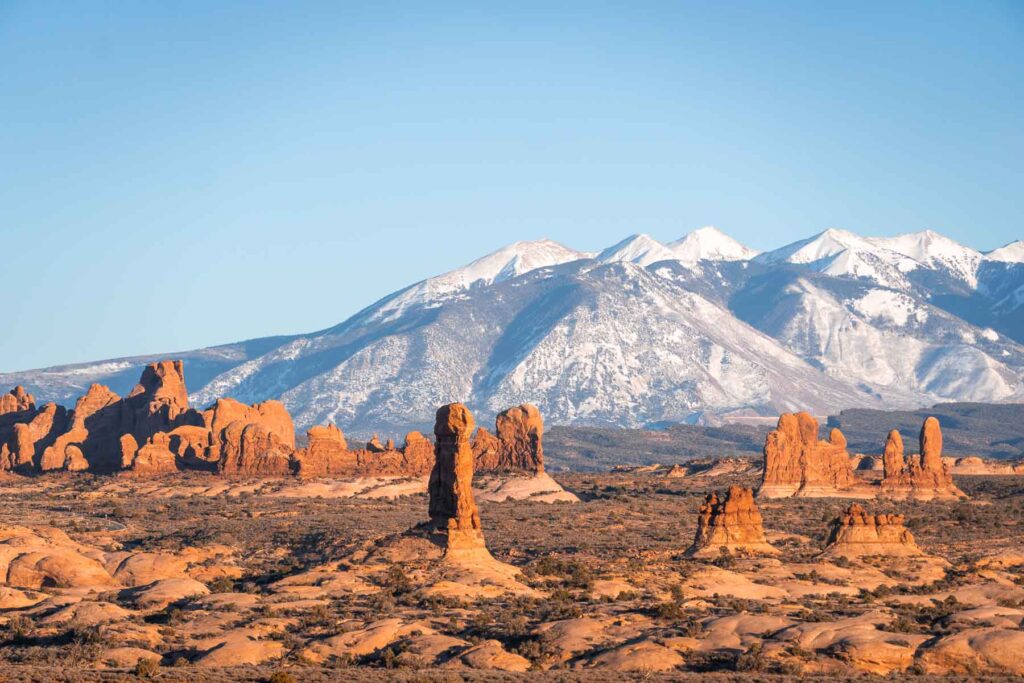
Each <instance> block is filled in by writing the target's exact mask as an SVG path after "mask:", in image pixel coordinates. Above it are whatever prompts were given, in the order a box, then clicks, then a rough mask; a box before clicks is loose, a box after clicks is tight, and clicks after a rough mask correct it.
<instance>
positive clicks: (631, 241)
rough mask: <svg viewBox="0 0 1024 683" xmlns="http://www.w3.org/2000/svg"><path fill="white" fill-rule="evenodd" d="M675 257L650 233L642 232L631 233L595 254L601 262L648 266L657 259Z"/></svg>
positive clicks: (666, 259)
mask: <svg viewBox="0 0 1024 683" xmlns="http://www.w3.org/2000/svg"><path fill="white" fill-rule="evenodd" d="M675 258H676V255H675V254H674V253H673V252H672V250H670V249H669V248H668V247H666V246H665V245H664V244H662V243H661V242H659V241H658V240H656V239H654V238H653V237H651V236H650V235H644V234H638V235H631V236H630V237H627V238H626V239H624V240H622V241H621V242H619V243H618V244H615V245H612V246H610V247H608V248H607V249H605V250H604V251H602V252H601V253H600V254H598V255H597V260H598V261H599V262H601V263H620V262H621V263H635V264H637V265H640V266H649V265H651V264H652V263H657V262H658V261H668V260H673V259H675Z"/></svg>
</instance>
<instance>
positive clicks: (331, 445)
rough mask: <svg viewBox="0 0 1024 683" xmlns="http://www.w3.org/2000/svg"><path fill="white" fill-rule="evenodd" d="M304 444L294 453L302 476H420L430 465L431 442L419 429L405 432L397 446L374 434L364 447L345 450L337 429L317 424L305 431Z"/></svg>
mask: <svg viewBox="0 0 1024 683" xmlns="http://www.w3.org/2000/svg"><path fill="white" fill-rule="evenodd" d="M306 438H307V441H308V445H307V446H306V448H304V449H302V450H300V451H298V452H297V453H296V456H295V459H296V463H297V465H296V466H297V472H298V474H299V475H300V476H302V477H325V476H332V477H359V476H413V477H415V476H423V475H426V474H427V473H429V472H430V468H431V467H432V466H433V464H434V444H433V443H431V442H430V439H428V438H427V437H425V436H423V435H422V434H420V433H419V432H409V433H408V434H406V435H405V443H404V445H403V446H402V447H401V448H397V447H396V446H395V442H394V441H393V440H392V439H388V440H387V443H385V444H382V443H381V442H380V439H378V438H377V437H376V436H374V438H373V439H371V440H370V441H369V442H368V443H367V444H366V447H365V448H358V449H354V450H351V449H349V446H348V442H347V440H346V439H345V435H344V434H342V432H341V430H340V429H338V428H337V427H336V426H334V425H327V426H322V425H318V426H316V427H313V428H311V429H310V430H309V431H307V432H306Z"/></svg>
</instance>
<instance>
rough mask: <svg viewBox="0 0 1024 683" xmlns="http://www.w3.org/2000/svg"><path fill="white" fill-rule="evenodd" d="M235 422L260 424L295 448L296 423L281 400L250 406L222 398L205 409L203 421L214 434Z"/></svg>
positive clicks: (284, 442)
mask: <svg viewBox="0 0 1024 683" xmlns="http://www.w3.org/2000/svg"><path fill="white" fill-rule="evenodd" d="M233 422H240V423H242V424H258V425H260V426H262V427H263V428H264V429H266V430H267V431H268V432H271V433H273V434H276V435H277V438H278V439H279V440H280V441H281V443H283V444H285V445H286V446H289V447H291V448H292V449H294V448H295V423H293V422H292V416H291V415H289V414H288V409H287V408H285V407H284V404H283V403H281V402H280V401H264V402H263V403H255V404H253V405H251V406H250V405H246V404H244V403H241V402H239V401H236V400H235V399H233V398H222V399H218V400H217V402H216V403H215V404H214V405H213V407H211V408H210V409H209V410H205V411H203V423H204V424H205V425H206V427H207V429H209V430H210V431H212V432H213V433H214V434H220V433H221V432H222V431H223V430H224V429H226V428H227V427H228V426H229V425H230V424H231V423H233Z"/></svg>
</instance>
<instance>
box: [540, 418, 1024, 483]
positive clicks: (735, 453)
mask: <svg viewBox="0 0 1024 683" xmlns="http://www.w3.org/2000/svg"><path fill="white" fill-rule="evenodd" d="M929 415H935V416H936V417H938V418H939V422H940V423H941V424H942V434H943V441H944V444H945V452H946V454H947V455H951V456H954V457H960V456H965V455H980V456H982V457H985V458H999V459H1004V460H1017V459H1024V404H1019V403H1017V404H990V403H941V404H939V405H936V406H933V407H931V408H925V409H922V410H912V411H911V410H889V411H886V410H861V409H858V410H844V411H842V412H841V413H840V414H839V415H833V416H830V417H829V418H828V421H827V424H826V425H825V426H824V427H823V428H822V430H821V433H822V436H823V437H824V435H825V433H826V432H825V427H829V428H830V427H833V426H834V427H839V428H840V429H842V430H843V433H844V434H845V435H846V438H847V441H848V442H849V449H850V452H851V453H880V452H881V450H882V446H883V445H884V443H885V435H886V434H887V433H888V432H889V430H890V429H899V430H900V432H902V433H903V438H904V440H905V441H906V443H907V451H908V452H910V453H913V452H915V451H916V450H917V435H918V433H919V431H920V429H921V424H922V423H923V422H924V419H925V417H927V416H929ZM770 429H771V426H750V425H725V426H722V427H702V426H697V425H672V426H669V427H667V428H665V429H659V430H646V429H615V428H604V427H563V426H558V427H551V428H550V429H549V430H548V432H547V434H546V435H545V441H544V455H545V458H546V460H547V461H548V463H549V464H550V467H551V468H552V469H563V468H564V469H571V470H577V471H603V470H608V469H611V468H612V467H614V466H615V465H650V464H653V463H662V464H672V463H677V462H686V461H688V460H693V459H697V458H724V457H751V458H760V457H761V448H762V446H763V445H764V438H765V435H766V434H767V433H768V431H769V430H770Z"/></svg>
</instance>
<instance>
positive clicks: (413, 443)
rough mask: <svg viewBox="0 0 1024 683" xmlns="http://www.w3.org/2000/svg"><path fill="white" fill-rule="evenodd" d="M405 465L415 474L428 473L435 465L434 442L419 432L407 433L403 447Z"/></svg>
mask: <svg viewBox="0 0 1024 683" xmlns="http://www.w3.org/2000/svg"><path fill="white" fill-rule="evenodd" d="M402 455H403V456H404V458H405V466H406V467H407V468H408V470H409V471H410V472H412V473H415V474H426V473H428V472H430V470H431V469H433V467H434V444H433V443H432V442H431V441H430V439H428V438H427V437H425V436H423V435H422V434H420V433H419V432H409V433H408V434H406V435H405V445H404V446H403V447H402Z"/></svg>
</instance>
